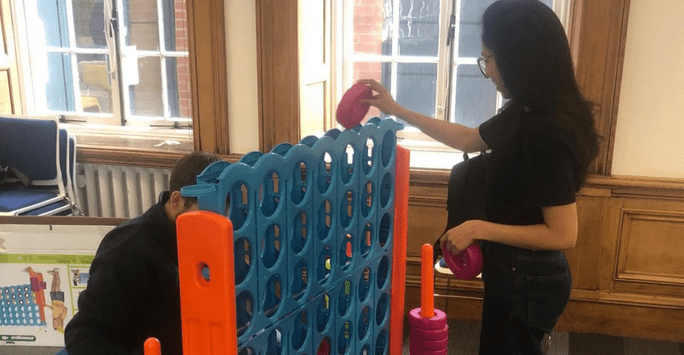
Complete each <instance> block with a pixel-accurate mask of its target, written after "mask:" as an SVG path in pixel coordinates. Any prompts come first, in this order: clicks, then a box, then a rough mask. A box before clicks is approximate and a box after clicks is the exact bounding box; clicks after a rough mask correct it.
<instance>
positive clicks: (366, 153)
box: [361, 137, 375, 175]
mask: <svg viewBox="0 0 684 355" xmlns="http://www.w3.org/2000/svg"><path fill="white" fill-rule="evenodd" d="M374 155H375V140H374V138H373V137H369V138H368V139H367V140H366V144H365V145H364V146H363V162H362V164H361V165H362V166H363V173H364V174H366V175H368V174H370V172H371V170H373V159H374Z"/></svg>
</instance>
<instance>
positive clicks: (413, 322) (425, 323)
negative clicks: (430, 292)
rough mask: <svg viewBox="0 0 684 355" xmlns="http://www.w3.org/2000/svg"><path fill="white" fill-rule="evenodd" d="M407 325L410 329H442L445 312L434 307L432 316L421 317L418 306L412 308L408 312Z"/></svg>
mask: <svg viewBox="0 0 684 355" xmlns="http://www.w3.org/2000/svg"><path fill="white" fill-rule="evenodd" d="M409 325H410V326H411V329H412V330H413V329H423V330H442V329H444V326H446V314H445V313H444V312H442V311H441V310H439V309H436V308H435V315H434V317H432V318H423V316H421V315H420V308H414V309H412V310H411V311H410V312H409Z"/></svg>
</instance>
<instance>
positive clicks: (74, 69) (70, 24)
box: [65, 0, 83, 115]
mask: <svg viewBox="0 0 684 355" xmlns="http://www.w3.org/2000/svg"><path fill="white" fill-rule="evenodd" d="M65 5H66V18H67V36H68V37H69V45H68V46H69V58H70V59H71V60H70V64H71V86H72V88H73V90H74V108H75V109H76V114H77V115H78V114H80V113H82V112H83V108H82V107H81V99H80V98H81V88H80V85H79V83H80V80H79V73H78V57H77V56H76V30H75V28H74V11H73V3H72V0H66V1H65Z"/></svg>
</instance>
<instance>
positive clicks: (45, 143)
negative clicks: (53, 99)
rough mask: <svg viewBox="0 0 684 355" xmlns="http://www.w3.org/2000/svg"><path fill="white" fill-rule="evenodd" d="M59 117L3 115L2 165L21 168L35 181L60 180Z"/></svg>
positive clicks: (51, 182)
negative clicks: (57, 118) (37, 117)
mask: <svg viewBox="0 0 684 355" xmlns="http://www.w3.org/2000/svg"><path fill="white" fill-rule="evenodd" d="M58 142H59V134H58V123H57V120H56V119H48V118H41V119H34V118H16V117H0V165H1V166H3V167H6V166H12V167H14V168H16V169H18V170H19V171H20V172H21V173H22V174H24V175H25V176H26V177H27V178H29V179H31V180H32V181H33V183H35V184H36V185H57V186H60V188H63V185H62V184H61V182H62V181H61V179H62V176H61V169H60V159H59V158H60V157H59V154H58V152H59V150H58V148H59V146H58Z"/></svg>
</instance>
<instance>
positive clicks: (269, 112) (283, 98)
mask: <svg viewBox="0 0 684 355" xmlns="http://www.w3.org/2000/svg"><path fill="white" fill-rule="evenodd" d="M256 21H257V23H256V27H257V60H258V67H257V75H258V87H259V99H258V101H259V128H260V129H259V130H260V135H259V139H260V144H259V147H260V150H261V151H269V150H271V148H273V147H274V146H276V145H277V144H280V143H282V142H290V143H292V144H295V143H297V142H298V141H299V139H300V136H299V135H300V134H299V128H300V125H299V62H298V57H299V50H298V34H297V1H282V0H257V1H256Z"/></svg>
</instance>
